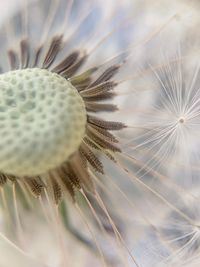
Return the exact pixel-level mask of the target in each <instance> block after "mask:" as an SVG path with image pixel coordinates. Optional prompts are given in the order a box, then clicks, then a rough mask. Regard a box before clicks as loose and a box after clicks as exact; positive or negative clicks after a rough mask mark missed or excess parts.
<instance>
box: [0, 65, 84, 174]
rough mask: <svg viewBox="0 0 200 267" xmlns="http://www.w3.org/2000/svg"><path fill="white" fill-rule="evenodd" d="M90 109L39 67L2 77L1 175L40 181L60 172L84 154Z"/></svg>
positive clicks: (57, 78)
mask: <svg viewBox="0 0 200 267" xmlns="http://www.w3.org/2000/svg"><path fill="white" fill-rule="evenodd" d="M85 126H86V110H85V105H84V102H83V100H82V98H81V96H80V95H79V93H78V92H77V90H76V88H75V87H73V86H72V84H71V83H70V82H69V81H67V80H66V79H65V78H63V77H61V76H60V75H58V74H56V73H52V72H50V71H48V70H44V69H39V68H32V69H31V68H30V69H24V70H16V71H10V72H7V73H4V74H1V75H0V171H1V172H4V173H7V174H12V175H15V176H35V175H39V174H43V173H46V172H48V171H49V170H51V169H54V168H56V167H58V166H59V165H60V164H62V163H63V162H65V161H67V160H68V159H69V157H70V156H71V155H72V154H73V153H74V152H75V151H76V150H77V149H78V147H79V146H80V144H81V141H82V139H83V137H84V134H85Z"/></svg>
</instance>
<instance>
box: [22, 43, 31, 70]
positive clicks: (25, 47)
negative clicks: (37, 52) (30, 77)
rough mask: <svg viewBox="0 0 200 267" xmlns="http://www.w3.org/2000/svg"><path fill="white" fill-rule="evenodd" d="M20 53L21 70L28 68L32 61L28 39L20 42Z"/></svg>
mask: <svg viewBox="0 0 200 267" xmlns="http://www.w3.org/2000/svg"><path fill="white" fill-rule="evenodd" d="M20 53H21V68H23V69H24V68H27V67H28V65H29V59H30V50H29V43H28V40H27V39H23V40H21V42H20Z"/></svg>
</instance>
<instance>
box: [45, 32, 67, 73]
mask: <svg viewBox="0 0 200 267" xmlns="http://www.w3.org/2000/svg"><path fill="white" fill-rule="evenodd" d="M62 39H63V36H62V35H59V36H55V37H53V38H52V41H51V44H50V47H49V50H48V52H47V54H46V57H45V59H44V62H43V66H42V67H43V68H46V69H48V68H49V67H50V66H51V64H52V63H53V61H54V59H55V58H56V56H57V54H58V52H59V51H60V49H61V45H62Z"/></svg>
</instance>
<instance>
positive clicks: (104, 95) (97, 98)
mask: <svg viewBox="0 0 200 267" xmlns="http://www.w3.org/2000/svg"><path fill="white" fill-rule="evenodd" d="M115 96H116V93H115V92H107V93H102V94H99V95H98V96H90V97H84V100H85V101H87V102H91V101H94V102H97V101H104V100H108V99H113V98H114V97H115Z"/></svg>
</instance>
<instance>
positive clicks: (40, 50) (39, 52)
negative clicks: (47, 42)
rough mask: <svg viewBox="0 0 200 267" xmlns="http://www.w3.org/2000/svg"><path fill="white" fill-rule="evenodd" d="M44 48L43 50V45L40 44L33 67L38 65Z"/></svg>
mask: <svg viewBox="0 0 200 267" xmlns="http://www.w3.org/2000/svg"><path fill="white" fill-rule="evenodd" d="M42 50H43V45H41V46H39V47H38V48H37V49H36V51H35V57H34V58H35V60H34V62H33V66H32V67H33V68H34V67H36V66H37V65H38V62H39V59H40V55H41V53H42Z"/></svg>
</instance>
